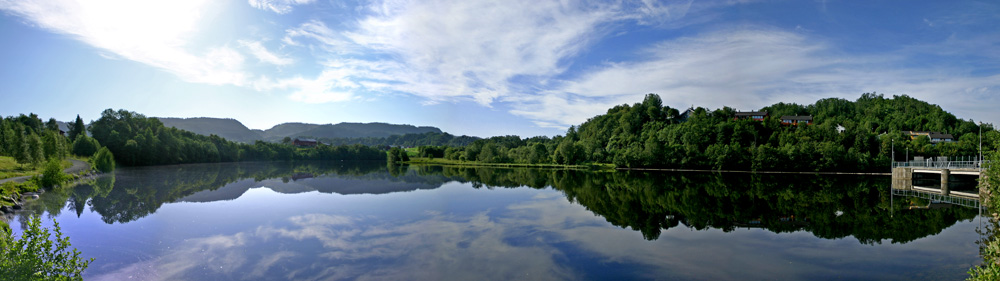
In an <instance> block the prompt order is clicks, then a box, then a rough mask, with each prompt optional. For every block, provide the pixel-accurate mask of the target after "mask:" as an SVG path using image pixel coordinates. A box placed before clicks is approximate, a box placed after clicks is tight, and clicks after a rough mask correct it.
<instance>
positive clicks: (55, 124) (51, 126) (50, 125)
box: [45, 118, 59, 133]
mask: <svg viewBox="0 0 1000 281" xmlns="http://www.w3.org/2000/svg"><path fill="white" fill-rule="evenodd" d="M45 129H46V130H49V131H53V132H56V133H59V121H56V119H55V118H49V122H45Z"/></svg>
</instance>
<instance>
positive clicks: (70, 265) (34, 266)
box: [0, 216, 94, 280]
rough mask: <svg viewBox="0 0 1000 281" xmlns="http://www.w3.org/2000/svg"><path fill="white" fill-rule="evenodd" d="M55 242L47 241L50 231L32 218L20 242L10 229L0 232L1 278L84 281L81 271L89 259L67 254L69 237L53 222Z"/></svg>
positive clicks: (74, 250)
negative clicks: (64, 235)
mask: <svg viewBox="0 0 1000 281" xmlns="http://www.w3.org/2000/svg"><path fill="white" fill-rule="evenodd" d="M53 224H54V225H55V226H53V232H55V237H54V238H55V239H54V240H49V236H50V235H51V233H50V232H49V229H47V228H43V227H42V226H41V219H39V218H38V217H37V216H32V217H31V220H29V221H28V227H27V228H26V229H25V230H24V233H23V234H22V235H21V237H20V238H19V239H15V237H14V236H13V234H12V232H11V230H10V229H3V230H0V232H2V233H0V256H2V257H3V259H0V278H2V279H3V280H83V276H82V274H83V271H84V270H86V269H87V267H88V266H89V265H90V262H92V261H94V259H93V258H91V259H84V258H82V257H80V254H81V253H80V251H78V250H76V249H73V250H72V251H70V250H69V249H70V247H71V245H70V243H69V237H63V234H62V230H61V229H60V228H59V223H58V222H55V221H53Z"/></svg>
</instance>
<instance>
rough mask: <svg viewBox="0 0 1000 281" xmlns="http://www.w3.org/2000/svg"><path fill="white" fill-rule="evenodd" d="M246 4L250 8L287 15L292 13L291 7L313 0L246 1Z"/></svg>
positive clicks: (313, 0) (312, 0)
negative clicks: (248, 4)
mask: <svg viewBox="0 0 1000 281" xmlns="http://www.w3.org/2000/svg"><path fill="white" fill-rule="evenodd" d="M248 2H249V3H250V6H252V7H254V8H257V9H261V10H265V11H267V10H270V11H272V12H275V13H278V14H287V13H289V12H291V11H292V6H294V5H304V4H310V3H313V2H315V0H248Z"/></svg>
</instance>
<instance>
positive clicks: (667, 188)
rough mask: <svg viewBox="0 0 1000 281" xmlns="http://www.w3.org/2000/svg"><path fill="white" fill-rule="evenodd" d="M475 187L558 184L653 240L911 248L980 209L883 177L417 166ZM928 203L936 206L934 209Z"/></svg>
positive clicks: (571, 195) (608, 217) (575, 198)
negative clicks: (733, 236) (736, 235)
mask: <svg viewBox="0 0 1000 281" xmlns="http://www.w3.org/2000/svg"><path fill="white" fill-rule="evenodd" d="M419 173H420V174H423V175H434V174H441V175H444V176H446V177H450V178H460V179H462V180H463V181H468V182H471V183H472V185H473V186H474V187H477V188H480V187H484V186H485V187H488V188H492V187H508V188H514V187H520V186H529V187H532V188H545V187H553V188H555V189H557V190H560V191H562V192H563V193H564V194H566V198H567V199H568V200H569V201H570V202H574V203H578V204H580V205H582V206H584V207H586V208H587V210H590V211H591V212H594V213H595V214H598V215H600V216H602V217H604V218H605V219H606V220H607V221H608V222H610V223H611V224H614V225H616V226H619V227H623V228H630V229H633V230H637V231H640V232H642V234H643V237H645V238H646V239H648V240H655V239H657V238H659V236H660V233H661V232H662V231H663V230H666V229H670V228H673V227H677V226H678V225H680V224H681V223H683V224H684V225H687V226H689V227H692V228H695V229H698V230H701V229H706V228H716V229H721V230H723V231H727V232H728V231H732V230H734V229H736V228H742V227H748V228H763V229H767V230H770V231H772V232H776V233H782V232H793V231H800V230H804V231H808V232H811V233H813V234H814V235H816V236H817V237H820V238H827V239H833V238H844V237H847V236H853V237H855V238H857V239H858V240H859V241H860V242H861V243H864V244H874V243H882V241H884V240H888V241H889V242H892V243H906V242H910V241H913V240H916V239H919V238H922V237H926V236H929V235H934V234H937V233H940V232H941V231H942V230H944V229H945V228H948V227H949V226H952V225H954V224H955V223H956V222H957V221H959V220H970V219H973V218H975V216H976V215H977V214H978V211H977V210H976V209H972V208H965V207H959V206H949V205H943V206H942V205H937V204H935V205H931V204H930V202H928V201H926V200H923V199H918V198H900V197H897V198H894V200H893V198H890V196H889V189H888V186H889V179H888V178H884V177H870V176H868V177H858V176H815V175H774V174H763V175H762V174H713V173H663V172H589V171H572V170H569V171H567V170H533V169H484V168H452V167H419ZM928 206H933V207H930V208H927V207H928Z"/></svg>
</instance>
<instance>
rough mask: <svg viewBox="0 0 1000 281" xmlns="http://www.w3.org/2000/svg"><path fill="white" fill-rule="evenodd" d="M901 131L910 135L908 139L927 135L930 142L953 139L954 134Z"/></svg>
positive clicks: (950, 140)
mask: <svg viewBox="0 0 1000 281" xmlns="http://www.w3.org/2000/svg"><path fill="white" fill-rule="evenodd" d="M903 133H904V134H906V135H908V136H910V140H915V139H917V138H918V137H920V136H927V137H928V138H930V139H931V143H939V142H953V141H955V136H952V135H951V134H946V133H942V132H926V131H903Z"/></svg>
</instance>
